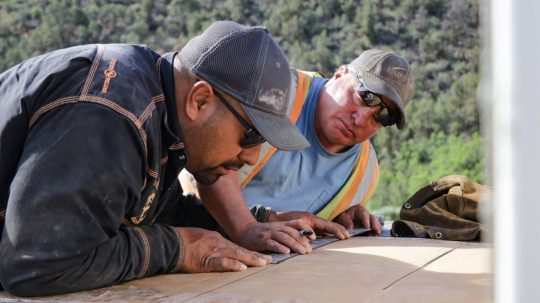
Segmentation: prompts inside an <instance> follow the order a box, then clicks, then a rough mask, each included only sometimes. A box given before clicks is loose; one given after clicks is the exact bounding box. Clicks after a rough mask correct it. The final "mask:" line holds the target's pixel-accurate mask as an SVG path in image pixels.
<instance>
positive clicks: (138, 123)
mask: <svg viewBox="0 0 540 303" xmlns="http://www.w3.org/2000/svg"><path fill="white" fill-rule="evenodd" d="M80 102H88V103H97V104H101V105H104V106H106V107H109V108H111V109H112V110H114V111H116V112H117V113H119V114H121V115H123V116H124V117H126V118H128V119H129V120H131V122H132V123H133V124H134V125H135V127H136V128H137V130H138V131H139V135H140V136H141V139H142V141H143V145H144V153H145V154H146V153H147V145H146V144H147V142H146V132H145V131H144V129H143V127H142V125H143V123H141V121H139V119H137V117H136V116H135V115H134V114H133V113H131V112H130V111H128V110H126V109H125V108H123V107H121V106H119V105H118V104H116V103H114V102H112V101H110V100H108V99H105V98H101V97H97V96H86V98H85V99H84V101H82V100H81V101H80ZM71 103H77V97H65V98H62V99H59V100H56V101H54V102H51V103H49V104H47V105H44V106H43V107H41V108H39V109H38V110H37V111H36V112H35V113H34V115H33V116H32V118H31V119H30V122H29V125H28V127H31V126H32V125H33V124H34V123H35V122H36V120H37V119H38V118H39V116H41V115H42V114H44V113H45V112H47V111H49V110H51V109H53V108H55V107H58V106H61V105H64V104H71Z"/></svg>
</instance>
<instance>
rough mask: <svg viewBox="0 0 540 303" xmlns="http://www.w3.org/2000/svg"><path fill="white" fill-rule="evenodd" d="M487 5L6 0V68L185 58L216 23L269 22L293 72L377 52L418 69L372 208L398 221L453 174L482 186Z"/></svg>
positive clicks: (470, 0)
mask: <svg viewBox="0 0 540 303" xmlns="http://www.w3.org/2000/svg"><path fill="white" fill-rule="evenodd" d="M478 6H479V3H478V0H453V1H445V0H318V1H305V0H304V1H301V0H267V1H256V0H224V1H217V0H206V1H205V0H155V1H154V0H140V1H136V0H72V1H69V0H26V1H25V0H0V72H2V71H4V70H7V69H8V68H9V67H11V66H13V65H15V64H17V63H18V62H20V61H22V60H24V59H27V58H30V57H32V56H35V55H38V54H41V53H44V52H48V51H51V50H54V49H57V48H63V47H67V46H72V45H77V44H86V43H95V42H99V43H142V44H147V45H149V46H150V47H152V48H154V49H156V50H158V51H163V52H164V51H171V50H178V49H179V48H181V47H182V45H183V44H184V43H186V42H187V41H188V40H189V38H191V37H193V36H195V35H196V34H198V33H200V32H201V31H202V30H204V28H206V27H207V26H208V25H210V23H212V22H213V21H215V20H224V19H228V20H234V21H237V22H239V23H243V24H248V25H261V24H262V25H264V26H266V27H267V28H268V29H269V30H270V32H271V33H272V34H273V36H274V37H275V38H276V39H277V41H278V42H279V43H280V45H281V46H282V48H283V49H284V51H285V53H286V54H287V55H288V56H289V58H290V61H291V63H292V65H293V66H295V67H297V68H300V69H305V70H318V71H321V72H323V73H324V74H326V75H327V76H331V75H332V72H333V71H334V70H335V69H336V68H337V67H338V66H339V65H341V64H346V63H348V62H350V61H352V60H353V59H354V58H355V57H356V56H358V55H359V54H360V53H361V52H362V50H364V49H367V48H372V47H378V48H384V49H393V50H395V51H397V52H399V53H400V54H401V55H402V56H404V57H405V58H406V59H407V60H408V61H409V62H410V63H411V66H412V68H413V70H414V72H415V84H416V93H415V95H414V97H413V102H411V104H410V105H409V106H408V108H407V110H406V113H407V126H406V128H405V129H404V130H402V131H398V130H397V129H396V128H395V127H393V128H389V129H384V130H382V131H380V132H379V133H378V134H377V135H376V137H374V139H373V140H372V141H373V143H374V145H375V147H376V150H377V152H378V155H379V160H380V165H381V174H380V182H379V188H378V191H377V192H376V194H375V195H374V197H373V198H372V199H371V201H370V202H369V203H368V208H370V209H371V210H372V211H374V212H375V213H379V214H384V215H385V216H386V217H387V218H395V217H396V216H397V214H398V212H399V208H400V206H401V204H402V203H403V202H404V201H405V200H406V199H407V198H408V197H409V196H410V195H412V194H413V193H414V192H415V191H416V190H417V189H419V188H420V187H422V186H423V185H425V184H427V183H428V182H429V181H431V180H435V179H437V178H439V177H441V176H443V175H448V174H463V175H467V176H469V177H471V178H472V179H473V180H476V181H478V182H483V181H484V178H485V174H484V168H483V166H484V159H483V154H484V153H483V151H482V146H483V141H484V140H483V138H482V136H481V135H480V125H479V113H478V105H477V97H476V88H477V86H478V81H479V74H478V68H479V54H480V45H479V15H478V10H479V8H478Z"/></svg>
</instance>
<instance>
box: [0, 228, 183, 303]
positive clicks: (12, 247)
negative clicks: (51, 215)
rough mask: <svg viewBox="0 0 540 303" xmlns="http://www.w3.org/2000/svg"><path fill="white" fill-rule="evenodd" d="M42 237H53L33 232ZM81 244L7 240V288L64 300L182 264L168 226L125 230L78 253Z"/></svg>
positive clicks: (70, 240)
mask: <svg viewBox="0 0 540 303" xmlns="http://www.w3.org/2000/svg"><path fill="white" fill-rule="evenodd" d="M42 233H49V231H48V230H47V229H45V228H39V227H38V228H36V229H35V230H34V231H32V235H33V237H36V238H41V239H46V238H47V236H46V235H45V234H42ZM66 233H69V232H66ZM80 241H81V240H76V239H73V238H64V239H63V240H61V241H55V243H50V242H49V243H43V242H42V241H28V239H20V238H15V239H12V241H9V238H8V237H5V238H4V240H3V241H2V242H1V244H0V252H1V255H2V260H1V261H0V263H1V266H2V270H1V272H0V278H1V281H2V284H3V285H4V287H5V288H6V290H8V291H9V292H11V293H13V294H16V295H20V296H37V295H39V296H41V295H51V294H60V293H67V292H74V291H81V290H87V289H93V288H98V287H103V286H108V285H112V284H116V283H120V282H124V281H129V280H133V279H136V278H141V277H145V276H150V275H154V274H158V273H165V272H171V271H177V269H179V265H180V263H181V261H182V253H181V252H182V250H183V249H182V248H181V247H182V241H181V239H179V236H178V235H177V234H176V232H175V230H174V229H173V228H172V227H169V226H166V225H151V226H141V227H121V228H120V229H119V231H118V233H117V234H116V235H114V236H112V237H110V238H108V239H104V241H102V242H97V241H95V242H93V243H91V245H89V244H90V243H88V242H86V243H84V246H86V248H84V249H81V250H78V249H77V248H76V247H77V245H74V243H77V242H80ZM46 247H48V248H47V249H44V248H46ZM82 247H83V245H81V248H82Z"/></svg>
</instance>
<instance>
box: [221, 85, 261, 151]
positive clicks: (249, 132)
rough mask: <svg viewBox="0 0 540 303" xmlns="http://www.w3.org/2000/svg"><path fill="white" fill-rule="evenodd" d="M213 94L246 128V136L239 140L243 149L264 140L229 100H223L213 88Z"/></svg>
mask: <svg viewBox="0 0 540 303" xmlns="http://www.w3.org/2000/svg"><path fill="white" fill-rule="evenodd" d="M214 94H215V95H216V96H217V97H218V99H219V100H221V102H223V104H225V107H226V108H227V109H228V110H229V111H230V112H231V113H232V114H233V115H234V116H235V117H236V119H237V120H238V121H239V122H240V124H242V126H244V128H245V129H246V137H245V138H244V139H243V140H242V141H241V142H240V146H241V147H242V148H245V149H247V148H252V147H255V146H257V145H259V144H262V143H264V142H266V139H265V138H264V137H263V136H261V134H259V132H258V131H257V130H256V129H255V128H253V127H251V126H250V125H249V123H248V122H247V121H246V119H244V118H243V117H242V115H240V113H239V112H237V111H236V110H235V109H234V107H233V106H232V105H231V104H230V103H229V102H227V100H225V98H224V97H223V96H222V95H221V94H220V93H218V91H217V90H215V89H214Z"/></svg>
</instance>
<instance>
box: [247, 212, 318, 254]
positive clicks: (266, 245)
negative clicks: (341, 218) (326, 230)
mask: <svg viewBox="0 0 540 303" xmlns="http://www.w3.org/2000/svg"><path fill="white" fill-rule="evenodd" d="M301 230H309V231H312V226H311V225H310V224H308V222H306V221H304V220H289V221H284V222H267V223H260V222H252V223H249V224H248V225H247V226H246V228H245V229H244V232H243V233H242V236H241V237H240V239H237V242H238V243H239V244H240V245H242V246H243V247H248V248H250V249H253V250H257V251H272V252H277V253H282V254H288V253H290V252H291V250H292V251H293V252H297V253H300V254H306V253H310V252H311V245H310V244H309V242H310V241H311V240H315V234H312V235H309V236H304V235H301V234H300V231H301Z"/></svg>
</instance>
